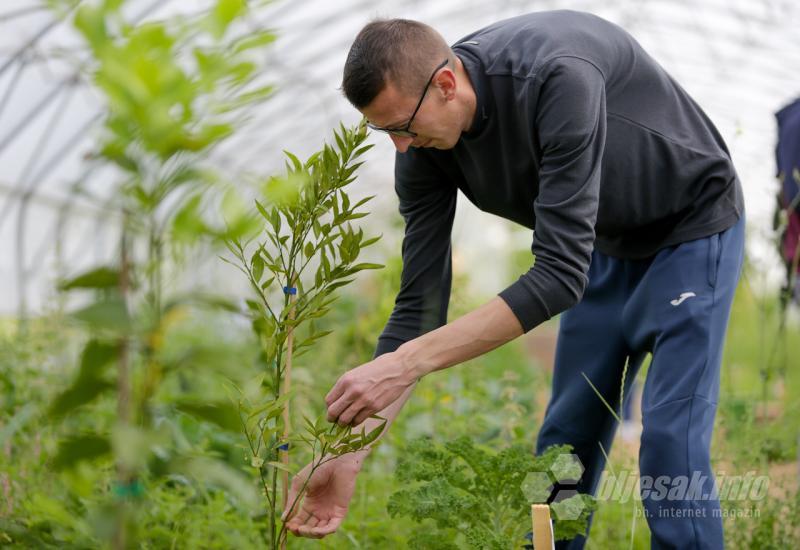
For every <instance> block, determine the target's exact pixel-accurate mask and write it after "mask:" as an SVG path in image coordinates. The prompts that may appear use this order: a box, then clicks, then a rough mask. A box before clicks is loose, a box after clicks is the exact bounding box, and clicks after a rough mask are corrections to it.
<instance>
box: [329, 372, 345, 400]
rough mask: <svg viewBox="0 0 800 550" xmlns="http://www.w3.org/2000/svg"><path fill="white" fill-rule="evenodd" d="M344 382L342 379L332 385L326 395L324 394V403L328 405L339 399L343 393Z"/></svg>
mask: <svg viewBox="0 0 800 550" xmlns="http://www.w3.org/2000/svg"><path fill="white" fill-rule="evenodd" d="M344 387H345V384H344V383H343V382H342V379H341V378H339V380H337V381H336V384H334V385H333V388H331V391H329V392H328V395H326V396H325V404H326V405H328V406H329V407H330V405H331V404H333V403H334V402H335V401H336V400H337V399H339V398H340V397H341V396H342V394H343V393H344Z"/></svg>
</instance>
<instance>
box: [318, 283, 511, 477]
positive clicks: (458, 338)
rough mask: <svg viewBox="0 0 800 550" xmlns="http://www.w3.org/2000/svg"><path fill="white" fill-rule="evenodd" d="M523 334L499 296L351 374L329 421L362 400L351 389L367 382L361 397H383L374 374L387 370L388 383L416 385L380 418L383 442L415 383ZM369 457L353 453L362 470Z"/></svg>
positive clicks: (369, 426)
mask: <svg viewBox="0 0 800 550" xmlns="http://www.w3.org/2000/svg"><path fill="white" fill-rule="evenodd" d="M523 332H524V331H523V329H522V326H521V325H520V323H519V320H518V319H517V317H516V315H514V313H513V312H512V311H511V308H509V307H508V305H507V304H506V303H505V301H504V300H503V299H502V298H500V297H496V298H494V299H492V300H491V301H490V302H488V303H487V304H485V305H483V306H481V307H479V308H478V309H476V310H475V311H472V312H470V313H468V314H466V315H464V316H462V317H459V318H458V319H456V320H455V321H453V322H451V323H448V324H447V325H445V326H443V327H440V328H438V329H436V330H433V331H431V332H429V333H427V334H424V335H422V336H419V337H417V338H415V339H414V340H411V341H409V342H406V343H404V344H403V345H401V346H400V347H399V348H398V349H397V350H396V351H394V352H391V353H387V354H385V355H383V356H381V357H379V358H376V359H374V360H373V361H371V362H370V363H367V364H365V365H362V366H360V367H358V368H357V369H353V370H352V371H350V372H349V373H348V375H349V374H351V373H358V374H357V375H354V376H353V381H349V380H346V377H347V376H348V375H345V376H343V377H342V378H340V380H339V382H338V383H337V385H336V386H334V388H333V390H331V395H329V397H328V398H326V399H327V400H328V401H329V403H328V414H329V420H331V421H333V420H332V418H340V415H342V413H343V412H344V411H345V410H346V409H347V408H348V407H349V405H350V404H352V403H354V402H358V401H359V400H360V399H362V397H360V396H358V395H353V396H351V394H348V391H350V390H349V389H348V388H349V387H350V386H351V385H354V386H357V385H361V383H362V382H363V380H365V379H366V380H369V382H370V384H372V385H371V386H370V385H367V386H366V387H367V388H369V389H367V390H365V389H363V386H362V389H361V390H359V393H360V395H361V396H365V395H371V394H370V392H375V393H376V394H380V393H381V391H380V390H381V389H380V386H379V385H375V381H377V383H378V384H380V383H381V380H382V375H380V376H376V375H375V374H374V373H375V369H379V371H378V372H381V370H383V371H384V372H389V373H390V374H389V377H388V378H385V379H383V380H384V381H385V380H391V379H398V378H402V379H407V380H410V381H411V382H410V385H408V386H407V387H406V388H405V389H404V390H403V391H402V393H401V394H400V396H399V397H397V398H396V399H395V400H394V401H392V402H391V403H390V404H389V405H388V406H385V407H384V408H383V409H382V410H380V411H379V412H378V413H377V414H378V415H379V416H381V417H383V418H385V419H386V427H385V429H384V431H383V433H382V434H381V437H383V435H385V433H386V429H388V428H389V426H390V425H391V424H392V422H393V421H394V420H395V418H396V417H397V415H398V414H399V412H400V410H401V409H402V408H403V405H405V402H406V401H407V400H408V398H409V396H410V395H411V392H412V391H414V388H415V387H416V381H418V380H419V379H420V378H422V377H423V376H425V375H426V374H429V373H431V372H434V371H437V370H441V369H445V368H447V367H451V366H453V365H457V364H459V363H463V362H464V361H467V360H469V359H472V358H474V357H477V356H479V355H483V354H484V353H487V352H489V351H491V350H493V349H495V348H497V347H499V346H501V345H503V344H505V343H506V342H508V341H510V340H513V339H514V338H517V337H518V336H520V335H522V334H523ZM399 373H404V374H399ZM406 383H408V382H406ZM375 388H377V390H376V389H375ZM365 392H366V393H365ZM359 406H360V405H359ZM351 410H352V409H351ZM362 410H363V408H362ZM373 410H374V409H373ZM351 419H352V416H351V418H348V419H346V420H345V423H347V422H349V421H350V420H351ZM381 422H383V421H382V420H377V419H375V418H367V419H366V420H363V421H362V422H361V423H360V424H358V425H357V426H356V427H355V428H354V431H356V432H360V431H361V430H362V429H363V430H365V431H366V432H367V433H369V432H370V431H371V430H373V429H375V428H376V427H377V426H379V425H380V423H381ZM368 453H369V451H358V452H356V453H353V455H352V457H353V460H354V461H356V463H357V464H358V466H359V468H360V466H361V463H362V461H363V459H364V458H365V456H366V455H367V454H368Z"/></svg>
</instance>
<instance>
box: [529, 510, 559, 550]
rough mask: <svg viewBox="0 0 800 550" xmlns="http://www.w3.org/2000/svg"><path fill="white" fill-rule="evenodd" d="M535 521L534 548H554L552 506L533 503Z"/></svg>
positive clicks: (549, 549)
mask: <svg viewBox="0 0 800 550" xmlns="http://www.w3.org/2000/svg"><path fill="white" fill-rule="evenodd" d="M531 521H532V523H533V550H554V549H555V538H554V537H553V522H552V521H551V520H550V507H549V506H548V505H547V504H532V505H531Z"/></svg>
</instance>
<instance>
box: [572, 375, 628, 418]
mask: <svg viewBox="0 0 800 550" xmlns="http://www.w3.org/2000/svg"><path fill="white" fill-rule="evenodd" d="M581 374H582V375H583V377H584V379H586V381H587V382H588V383H589V385H590V386H591V387H592V389H593V390H594V393H595V394H597V397H599V398H600V401H602V402H603V405H605V406H606V408H607V409H608V412H610V413H611V415H612V416H613V417H614V418H615V419H616V420H617V422H622V421H621V420H620V418H619V415H618V414H617V412H616V411H615V410H614V408H613V407H612V406H611V405H609V404H608V401H606V399H605V397H603V394H601V393H600V390H598V389H597V388H596V387H595V385H594V384H592V381H591V380H589V377H588V376H586V373H585V372H581Z"/></svg>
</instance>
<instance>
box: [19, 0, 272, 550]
mask: <svg viewBox="0 0 800 550" xmlns="http://www.w3.org/2000/svg"><path fill="white" fill-rule="evenodd" d="M52 4H53V6H54V7H55V8H58V6H59V2H52ZM62 4H64V5H66V6H67V7H68V8H69V9H67V10H65V11H63V12H62V13H63V14H68V15H70V16H72V15H73V14H74V26H75V28H76V30H77V31H78V33H79V34H80V36H81V37H82V39H83V41H84V42H85V44H86V45H87V46H88V52H89V54H90V55H89V57H88V59H87V61H86V63H85V65H84V67H83V68H84V69H85V71H86V72H87V73H89V74H88V76H89V77H90V78H91V80H92V83H93V84H94V86H95V88H96V90H97V91H98V92H99V93H100V95H101V97H102V104H103V109H104V110H103V119H102V120H103V124H102V130H101V135H100V138H99V143H98V145H97V149H96V152H95V153H94V154H93V155H92V160H91V162H93V163H95V164H96V165H98V166H102V167H103V168H105V169H107V172H110V173H113V174H115V177H113V178H112V181H110V182H108V184H107V186H106V189H105V190H104V193H103V195H104V197H103V198H102V199H101V198H98V197H93V196H91V195H90V194H89V193H86V192H84V193H85V194H86V198H89V199H96V200H97V201H98V202H99V203H101V204H102V205H103V207H104V208H105V209H107V210H109V212H110V213H111V217H112V219H113V220H115V221H117V222H118V225H117V227H118V229H119V234H120V240H119V247H118V250H117V253H116V254H117V258H116V260H115V261H113V260H112V261H110V262H109V263H108V264H107V265H101V266H98V267H95V268H94V269H91V270H90V271H87V272H85V273H82V274H79V275H77V276H76V277H74V278H72V279H71V280H68V281H63V282H62V284H61V289H62V290H64V291H65V292H72V291H77V292H82V293H83V294H84V296H86V295H87V294H89V295H90V297H91V301H90V303H89V304H88V305H86V306H85V307H83V308H81V309H79V310H77V311H74V312H72V314H71V318H72V319H74V320H77V321H78V322H79V323H80V325H81V326H82V327H83V328H85V330H86V334H87V336H88V343H87V344H86V346H85V348H84V350H83V352H82V354H81V358H80V363H79V367H78V374H77V376H76V377H75V378H74V380H73V381H72V382H71V384H70V385H69V387H67V389H66V390H65V391H63V392H61V393H60V394H59V395H58V396H57V397H56V399H55V400H54V401H53V403H52V404H51V406H50V408H49V413H50V416H51V418H53V419H56V420H57V421H58V424H59V425H60V426H61V427H62V428H63V432H64V437H63V438H62V440H61V441H60V443H59V447H58V451H57V453H56V455H55V457H54V459H53V466H54V467H55V469H57V470H61V471H64V476H63V478H64V480H66V482H67V486H68V487H69V493H68V494H69V496H70V497H74V498H69V499H64V501H63V502H59V501H58V500H57V499H56V498H51V496H50V495H44V494H43V495H38V496H39V497H40V498H39V503H38V504H37V505H36V508H37V509H40V510H45V509H47V510H51V511H52V512H53V513H51V514H49V516H47V515H45V516H46V517H47V520H46V521H43V522H42V523H43V524H46V525H42V526H39V527H41V530H42V531H44V530H47V529H49V528H50V527H51V526H56V527H58V529H57V530H56V529H54V530H53V531H58V532H59V533H78V535H76V537H81V538H79V539H78V540H81V541H82V544H91V545H95V544H97V541H98V540H105V541H108V542H110V543H111V544H112V545H113V546H114V547H115V548H127V547H132V546H134V545H136V543H137V539H138V535H139V533H138V532H137V528H138V527H137V526H138V524H139V519H138V518H140V517H141V515H142V510H143V509H145V508H146V503H148V502H149V501H150V498H151V497H150V495H149V494H148V491H147V486H148V484H154V483H167V480H169V479H171V478H175V477H178V478H183V479H187V478H188V479H191V480H202V483H204V484H209V485H217V486H224V487H226V488H227V489H228V490H230V491H231V494H232V495H236V496H237V497H239V498H237V499H236V501H237V502H239V503H242V502H247V501H252V502H255V495H254V494H253V491H252V489H251V488H250V487H249V486H248V485H247V480H246V478H245V477H244V476H243V475H242V474H241V473H240V472H237V471H236V470H235V469H233V468H231V467H230V466H229V465H228V464H226V463H225V462H224V461H222V460H219V459H218V458H217V457H216V456H203V454H204V453H203V451H202V450H201V449H200V448H199V447H198V446H196V445H193V444H192V442H190V441H188V439H187V437H186V434H184V433H183V432H182V430H181V427H180V423H179V422H176V421H175V420H176V418H179V417H181V416H182V415H184V414H188V415H190V416H192V417H194V418H199V419H202V420H205V421H210V422H212V423H215V424H216V425H217V426H218V427H220V428H222V429H226V430H235V429H237V427H238V425H237V420H238V418H237V414H236V411H235V410H234V409H233V407H232V406H231V405H230V403H229V402H228V401H226V400H225V399H222V400H220V401H219V402H213V401H212V402H208V401H206V400H201V399H197V398H196V397H195V398H191V399H189V398H188V397H187V396H186V395H181V394H180V392H176V393H177V395H176V394H175V393H173V394H170V392H169V391H166V390H165V388H166V387H168V386H169V385H170V383H172V385H174V386H180V384H178V383H177V382H175V379H176V378H179V377H182V376H184V374H183V372H184V371H185V370H186V367H187V366H191V367H192V368H193V376H195V377H197V376H198V375H199V374H204V373H201V372H199V369H198V367H199V366H200V365H201V364H202V363H201V361H199V360H198V355H201V354H206V352H207V351H208V350H206V349H202V346H201V345H198V346H197V347H193V346H186V347H185V348H183V349H181V350H172V352H173V353H172V356H171V357H167V353H165V349H166V348H168V347H169V344H170V342H169V336H170V330H171V329H172V328H173V327H174V326H175V325H176V324H177V321H178V320H179V319H180V318H181V317H186V316H188V313H189V311H191V310H192V308H196V306H201V307H202V308H210V309H217V310H219V309H220V308H221V307H227V308H228V309H231V308H232V307H233V306H231V305H230V304H226V303H225V301H224V300H221V299H206V298H204V297H203V296H200V295H197V294H195V295H192V296H186V295H183V296H180V295H177V294H168V293H167V291H166V286H167V285H166V284H165V281H164V280H165V278H166V276H168V275H171V276H172V277H171V278H179V277H177V276H176V275H179V274H180V272H179V269H178V268H179V266H178V265H171V264H168V259H169V253H170V252H173V253H176V252H177V251H178V249H179V245H180V244H181V243H183V242H193V241H196V240H198V239H201V238H204V239H206V240H211V241H213V240H216V241H221V240H223V239H229V238H235V237H238V236H241V235H243V234H245V233H247V232H248V231H251V230H252V227H253V225H252V218H251V217H250V216H248V215H246V213H245V208H244V204H243V203H241V206H240V208H236V207H235V205H236V203H237V200H236V195H235V192H234V189H233V187H232V186H230V185H226V183H225V181H224V178H223V177H222V176H221V175H220V174H219V173H217V172H216V171H215V170H214V166H213V163H211V162H210V161H209V153H210V151H211V150H212V149H214V148H215V147H217V146H218V145H219V144H220V143H222V142H223V141H225V140H226V139H228V138H229V137H230V136H232V135H233V134H234V133H235V132H236V130H237V129H238V128H239V127H241V125H242V123H243V120H244V116H245V112H244V111H245V110H246V108H247V107H248V106H252V105H254V104H256V103H258V102H259V101H261V100H263V99H264V98H266V97H267V96H268V95H269V93H270V90H271V88H270V87H269V86H262V87H257V85H256V79H257V76H258V66H257V64H256V62H255V59H256V56H257V55H258V51H257V50H259V49H261V48H262V47H263V46H265V45H267V44H268V43H270V42H271V41H272V40H273V39H274V34H273V33H272V32H270V31H263V30H258V31H251V30H248V31H247V34H246V35H244V36H240V37H236V36H232V34H233V33H232V29H233V28H234V27H236V25H234V23H236V22H238V21H240V20H241V19H242V18H243V17H244V16H246V15H247V13H248V5H247V3H246V2H245V1H244V0H217V1H216V2H214V3H213V5H212V6H211V7H210V8H208V9H205V10H203V11H200V12H198V13H196V14H194V15H193V16H192V17H189V18H187V17H183V18H180V17H176V18H173V19H168V20H150V21H147V22H144V23H132V22H131V21H129V20H128V19H126V14H129V13H130V12H131V10H130V9H125V8H129V7H130V4H131V3H128V5H127V6H126V5H125V4H126V3H125V2H124V1H123V0H98V1H95V2H82V3H81V4H80V5H79V6H76V4H77V3H75V2H67V1H66V0H65V2H63V3H62ZM73 7H75V8H76V9H75V10H74V12H73V11H72V8H73ZM216 200H221V202H222V204H223V208H222V209H223V210H225V208H224V207H225V205H227V206H228V209H227V211H226V212H225V213H224V214H223V217H225V218H226V219H225V223H224V224H222V223H213V222H211V221H209V219H208V216H207V215H204V212H205V211H206V210H208V207H210V206H212V205H213V206H214V207H216V206H217V204H216V203H214V202H213V201H216ZM231 205H234V206H231ZM168 266H169V267H175V268H176V269H175V271H176V273H169V272H168V271H167V267H168ZM228 360H230V359H228ZM206 372H207V371H206ZM184 385H185V384H184ZM89 464H91V467H87V465H89ZM109 478H112V479H113V482H111V483H109V481H110V480H109ZM151 504H152V503H151ZM61 508H66V510H61ZM34 527H35V526H34ZM59 536H60V535H59ZM65 536H67V535H65ZM87 541H88V542H87Z"/></svg>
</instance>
